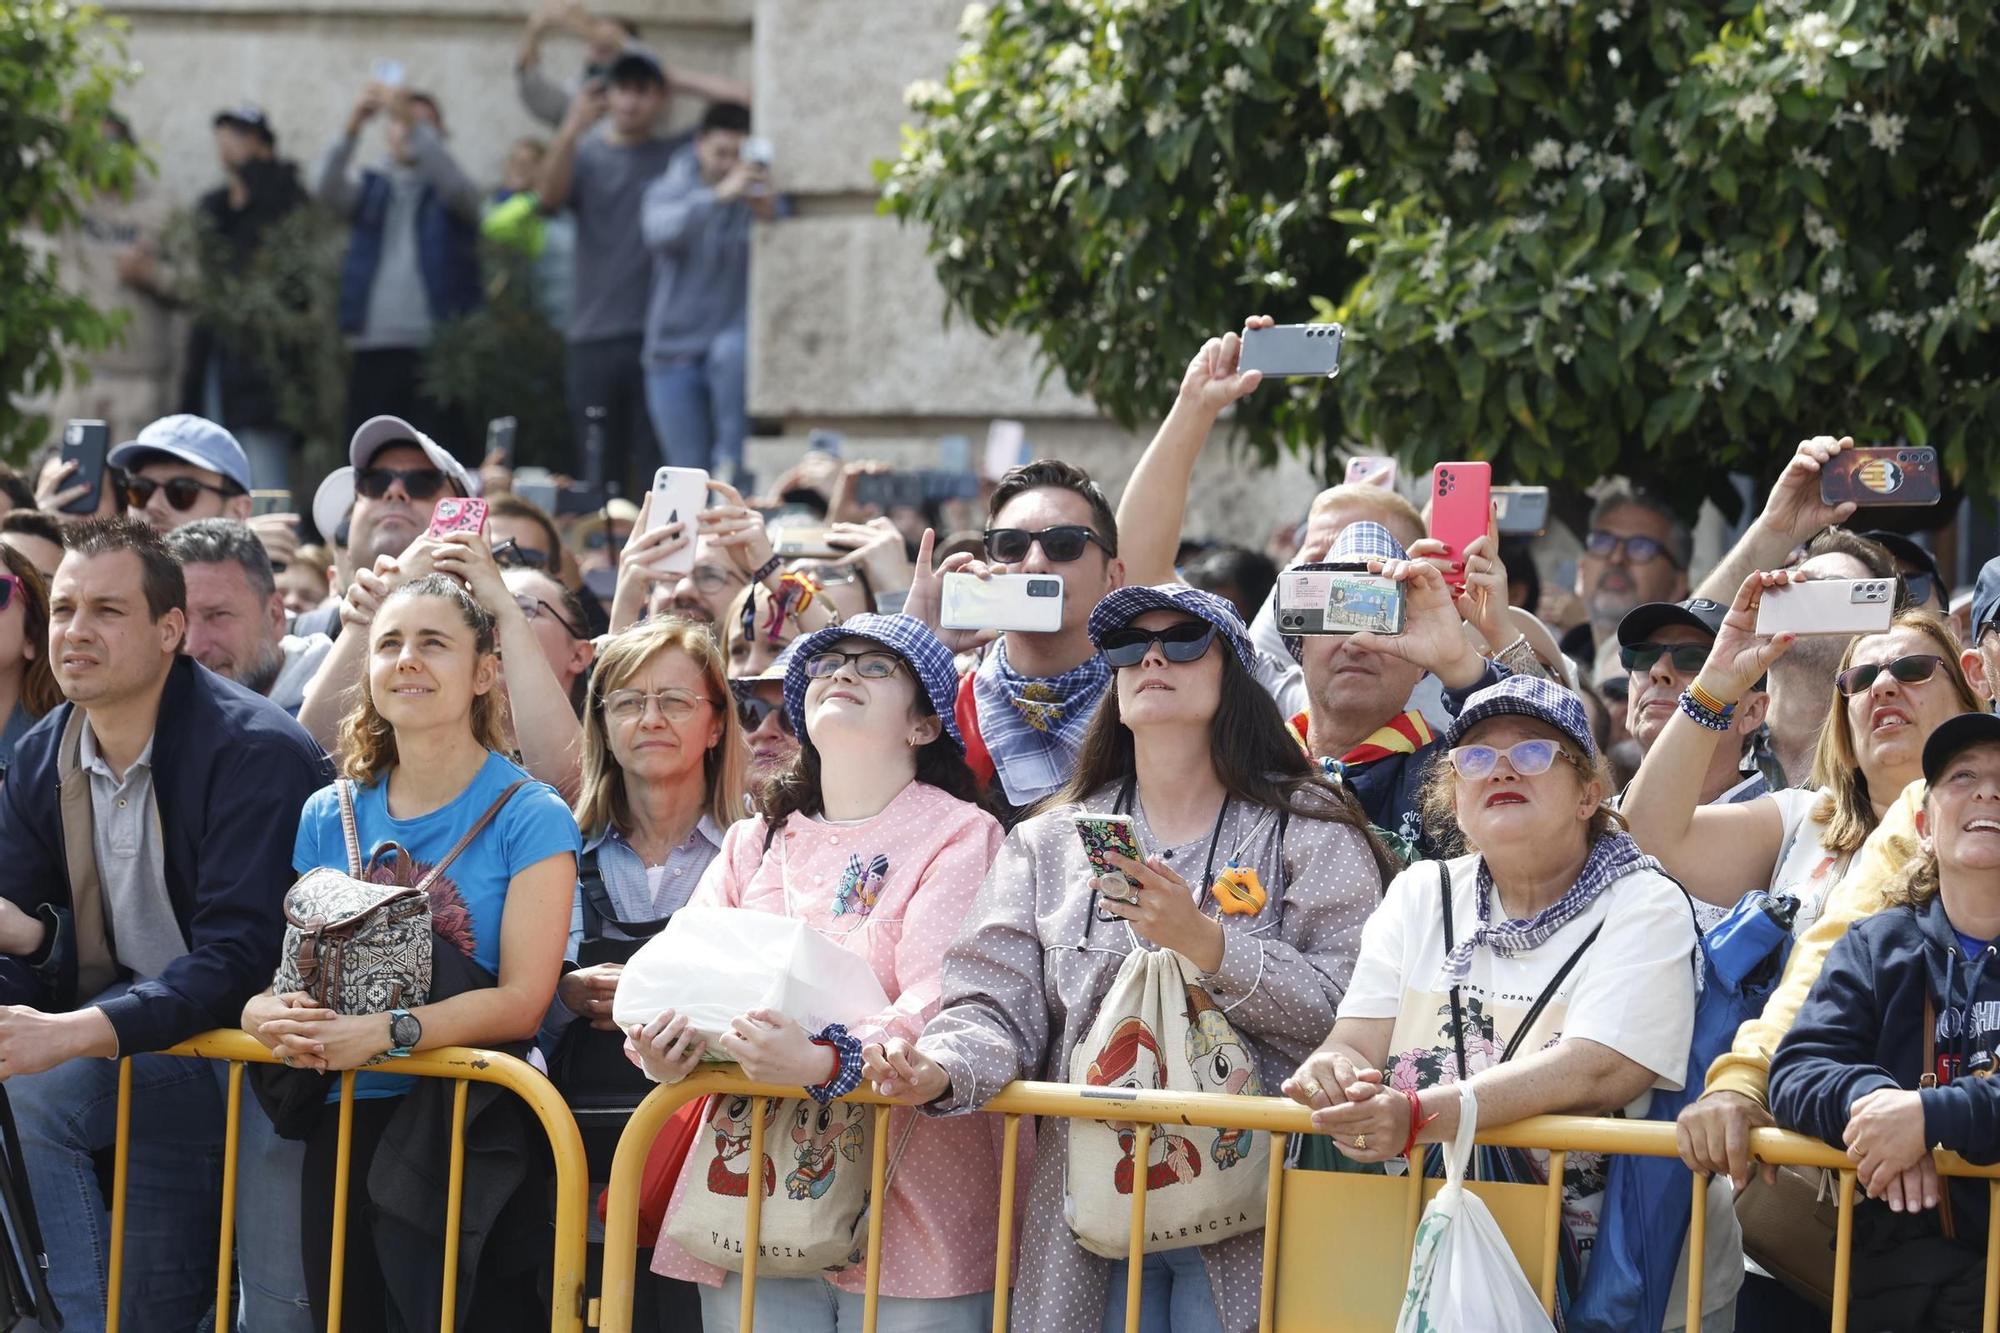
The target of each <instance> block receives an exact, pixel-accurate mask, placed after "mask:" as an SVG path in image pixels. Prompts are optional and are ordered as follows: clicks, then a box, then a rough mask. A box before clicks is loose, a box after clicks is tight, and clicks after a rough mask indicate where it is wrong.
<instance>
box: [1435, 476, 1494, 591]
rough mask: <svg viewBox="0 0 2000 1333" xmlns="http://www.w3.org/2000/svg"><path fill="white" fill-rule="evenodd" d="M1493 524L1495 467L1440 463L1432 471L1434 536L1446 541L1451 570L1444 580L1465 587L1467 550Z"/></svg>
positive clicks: (1456, 586)
mask: <svg viewBox="0 0 2000 1333" xmlns="http://www.w3.org/2000/svg"><path fill="white" fill-rule="evenodd" d="M1492 522H1493V465H1492V464H1491V463H1439V464H1438V465H1437V466H1436V467H1435V468H1433V469H1431V536H1433V537H1435V538H1437V540H1439V541H1441V542H1443V543H1444V544H1445V547H1446V552H1445V553H1446V555H1447V556H1448V557H1449V559H1450V560H1451V566H1452V567H1451V568H1450V569H1449V570H1448V571H1446V573H1445V576H1444V581H1445V582H1446V583H1449V584H1450V585H1451V586H1452V587H1454V588H1463V587H1464V586H1465V548H1466V547H1468V546H1470V545H1471V544H1472V543H1473V542H1475V541H1478V540H1479V539H1480V538H1481V537H1484V536H1485V535H1486V529H1487V527H1488V526H1489V525H1490V524H1491V523H1492Z"/></svg>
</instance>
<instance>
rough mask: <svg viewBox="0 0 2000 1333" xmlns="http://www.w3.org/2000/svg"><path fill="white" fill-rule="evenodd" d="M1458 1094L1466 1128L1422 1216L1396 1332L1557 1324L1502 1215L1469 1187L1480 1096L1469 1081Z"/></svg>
mask: <svg viewBox="0 0 2000 1333" xmlns="http://www.w3.org/2000/svg"><path fill="white" fill-rule="evenodd" d="M1458 1098H1459V1109H1458V1136H1457V1138H1456V1139H1454V1140H1453V1142H1452V1145H1451V1153H1450V1155H1449V1156H1448V1157H1446V1158H1445V1183H1444V1188H1443V1189H1441V1190H1439V1191H1438V1195H1437V1197H1436V1198H1435V1199H1432V1200H1431V1201H1430V1205H1429V1206H1428V1207H1426V1208H1425V1209H1424V1216H1423V1220H1422V1221H1421V1222H1419V1223H1418V1224H1417V1241H1416V1245H1415V1246H1414V1248H1413V1249H1412V1251H1411V1254H1410V1280H1409V1284H1408V1285H1407V1286H1406V1287H1405V1288H1404V1290H1403V1309H1402V1313H1401V1314H1399V1315H1398V1316H1397V1317H1396V1333H1538V1330H1553V1329H1554V1328H1555V1325H1554V1324H1553V1323H1551V1322H1550V1321H1549V1317H1548V1315H1547V1314H1545V1313H1543V1311H1542V1302H1541V1300H1540V1298H1539V1297H1537V1296H1536V1295H1535V1289H1534V1288H1533V1287H1531V1286H1529V1285H1528V1279H1527V1276H1526V1275H1525V1274H1523V1273H1522V1272H1521V1265H1520V1264H1519V1263H1517V1262H1515V1259H1514V1252H1513V1251H1512V1250H1511V1249H1509V1248H1508V1247H1507V1238H1506V1237H1505V1236H1503V1235H1501V1234H1500V1225H1499V1223H1497V1222H1495V1221H1494V1220H1493V1214H1492V1213H1490V1212H1488V1211H1487V1210H1486V1204H1485V1202H1484V1201H1483V1200H1481V1199H1480V1198H1479V1196H1478V1195H1476V1194H1473V1193H1472V1192H1471V1191H1469V1190H1467V1189H1466V1188H1465V1167H1466V1163H1467V1162H1468V1161H1469V1160H1470V1159H1471V1157H1472V1136H1473V1134H1474V1133H1476V1132H1477V1130H1478V1121H1479V1102H1478V1099H1477V1098H1476V1097H1474V1096H1473V1092H1472V1088H1471V1086H1470V1085H1469V1084H1465V1083H1461V1084H1459V1085H1458Z"/></svg>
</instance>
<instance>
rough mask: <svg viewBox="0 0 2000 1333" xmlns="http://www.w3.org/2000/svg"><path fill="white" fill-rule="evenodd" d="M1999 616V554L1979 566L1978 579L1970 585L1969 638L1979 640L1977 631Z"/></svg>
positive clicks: (1974, 641) (1974, 640) (1973, 640)
mask: <svg viewBox="0 0 2000 1333" xmlns="http://www.w3.org/2000/svg"><path fill="white" fill-rule="evenodd" d="M1996 618H2000V556H1995V557H1994V558H1993V559H1991V560H1988V561H1987V562H1986V563H1985V564H1983V565H1981V566H1980V567H1979V581H1978V582H1977V583H1974V584H1973V585H1972V620H1971V622H1970V623H1971V626H1972V628H1971V632H1970V636H1969V637H1970V639H1971V642H1973V643H1978V642H1979V631H1980V630H1982V629H1984V628H1986V626H1988V625H1990V624H1992V623H1993V621H1994V620H1995V619H1996Z"/></svg>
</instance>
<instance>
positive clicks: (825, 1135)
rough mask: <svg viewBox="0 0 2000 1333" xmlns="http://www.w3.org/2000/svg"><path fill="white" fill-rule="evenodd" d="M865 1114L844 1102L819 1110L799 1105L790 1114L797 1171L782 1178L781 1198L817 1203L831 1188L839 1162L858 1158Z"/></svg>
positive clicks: (811, 1104)
mask: <svg viewBox="0 0 2000 1333" xmlns="http://www.w3.org/2000/svg"><path fill="white" fill-rule="evenodd" d="M865 1114H867V1113H866V1112H865V1111H863V1110H862V1109H861V1108H860V1107H859V1106H855V1105H852V1104H850V1103H848V1102H828V1103H827V1104H826V1105H824V1106H820V1105H818V1104H816V1103H814V1102H811V1101H802V1102H799V1103H798V1104H797V1105H796V1106H795V1107H794V1108H793V1110H792V1143H793V1144H794V1145H795V1147H794V1150H793V1154H792V1157H793V1160H794V1161H796V1162H797V1163H798V1169H797V1170H795V1171H793V1172H792V1173H791V1174H789V1175H787V1176H786V1177H785V1194H786V1195H787V1196H788V1197H790V1198H793V1199H817V1198H819V1197H820V1196H822V1195H823V1194H825V1193H826V1192H827V1191H828V1190H830V1189H832V1188H833V1178H834V1173H835V1171H836V1170H837V1169H838V1168H839V1166H840V1159H841V1158H843V1157H844V1158H846V1159H847V1160H848V1161H850V1162H852V1161H854V1160H856V1159H857V1158H859V1157H860V1156H861V1147H862V1142H861V1140H862V1133H861V1117H862V1116H863V1115H865Z"/></svg>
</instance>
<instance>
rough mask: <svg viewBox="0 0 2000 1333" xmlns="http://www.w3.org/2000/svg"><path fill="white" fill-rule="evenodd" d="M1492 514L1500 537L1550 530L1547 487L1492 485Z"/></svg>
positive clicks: (1539, 533) (1540, 533)
mask: <svg viewBox="0 0 2000 1333" xmlns="http://www.w3.org/2000/svg"><path fill="white" fill-rule="evenodd" d="M1493 517H1494V519H1495V521H1496V522H1497V523H1498V524H1499V525H1500V535H1501V536H1502V537H1539V536H1541V535H1542V534H1543V533H1545V532H1547V531H1548V530H1549V488H1548V487H1546V486H1495V487H1494V488H1493Z"/></svg>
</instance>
